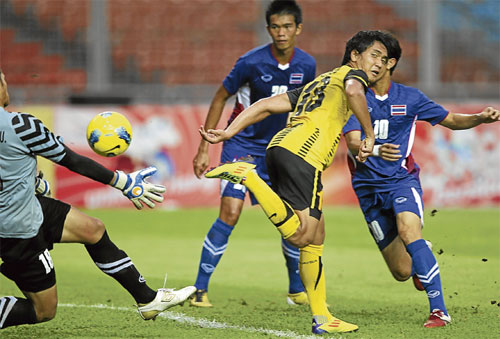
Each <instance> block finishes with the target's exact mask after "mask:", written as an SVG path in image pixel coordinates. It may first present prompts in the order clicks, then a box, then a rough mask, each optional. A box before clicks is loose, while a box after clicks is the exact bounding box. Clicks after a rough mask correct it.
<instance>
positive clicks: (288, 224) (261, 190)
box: [244, 171, 300, 239]
mask: <svg viewBox="0 0 500 339" xmlns="http://www.w3.org/2000/svg"><path fill="white" fill-rule="evenodd" d="M244 185H245V186H246V187H247V188H248V189H249V190H250V191H252V193H253V195H254V196H255V198H256V199H257V201H258V202H259V205H260V206H261V207H262V209H263V210H264V213H265V214H266V215H267V217H268V218H269V220H271V222H272V223H273V224H274V225H275V226H276V227H277V228H278V231H279V232H280V233H281V235H282V236H283V238H285V239H288V238H289V237H290V236H292V235H293V234H294V233H295V231H296V230H297V228H298V227H299V225H300V220H299V217H298V216H297V215H296V214H295V212H294V211H293V209H292V208H291V207H290V205H289V204H288V203H287V202H286V201H283V200H281V198H280V197H279V196H278V195H277V194H276V192H274V191H273V190H272V189H271V187H269V185H268V184H267V183H266V182H265V181H264V180H262V179H261V178H260V177H259V175H258V174H257V173H256V172H255V171H250V172H248V173H247V175H246V178H245V181H244Z"/></svg>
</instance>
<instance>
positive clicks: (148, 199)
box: [111, 167, 165, 210]
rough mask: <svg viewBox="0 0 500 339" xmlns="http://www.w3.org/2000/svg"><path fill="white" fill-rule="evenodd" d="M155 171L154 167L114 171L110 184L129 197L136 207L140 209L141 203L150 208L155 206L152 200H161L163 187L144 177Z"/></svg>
mask: <svg viewBox="0 0 500 339" xmlns="http://www.w3.org/2000/svg"><path fill="white" fill-rule="evenodd" d="M156 171H157V169H156V167H148V168H145V169H142V170H140V171H136V172H133V173H130V174H126V173H124V172H122V171H115V179H114V181H113V182H112V183H111V186H113V187H116V188H118V189H119V190H121V191H122V192H123V195H125V196H126V197H127V198H129V199H130V201H132V202H133V203H134V205H135V207H136V208H137V209H139V210H140V209H142V206H143V205H142V203H144V204H146V205H148V206H149V207H150V208H153V207H155V204H154V202H155V201H156V202H162V201H163V195H161V194H160V193H164V192H165V187H164V186H162V185H155V184H151V183H149V182H147V181H146V180H145V179H146V178H147V177H149V176H151V175H153V174H155V173H156Z"/></svg>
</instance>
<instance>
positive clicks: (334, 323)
mask: <svg viewBox="0 0 500 339" xmlns="http://www.w3.org/2000/svg"><path fill="white" fill-rule="evenodd" d="M320 318H325V319H324V320H326V317H322V316H314V317H313V321H312V332H313V333H314V334H328V333H347V332H355V331H357V330H358V328H359V327H358V325H354V324H350V323H348V322H345V321H342V320H340V319H337V318H335V317H332V318H330V319H329V320H328V321H326V322H321V319H320Z"/></svg>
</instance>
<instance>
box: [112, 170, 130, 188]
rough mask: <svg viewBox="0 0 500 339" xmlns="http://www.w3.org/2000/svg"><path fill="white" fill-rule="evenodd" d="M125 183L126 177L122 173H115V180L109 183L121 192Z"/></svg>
mask: <svg viewBox="0 0 500 339" xmlns="http://www.w3.org/2000/svg"><path fill="white" fill-rule="evenodd" d="M127 181H128V177H127V175H126V174H125V173H123V172H122V171H115V180H114V181H113V182H112V183H111V186H113V187H116V188H118V189H119V190H122V191H123V189H124V188H125V185H126V184H127Z"/></svg>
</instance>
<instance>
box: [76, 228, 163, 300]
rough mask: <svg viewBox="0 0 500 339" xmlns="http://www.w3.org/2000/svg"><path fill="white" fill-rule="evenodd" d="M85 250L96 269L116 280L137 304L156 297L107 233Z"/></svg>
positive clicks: (86, 246) (154, 292)
mask: <svg viewBox="0 0 500 339" xmlns="http://www.w3.org/2000/svg"><path fill="white" fill-rule="evenodd" d="M85 248H86V249H87V252H89V254H90V256H91V257H92V260H94V262H95V264H96V265H97V267H98V268H99V269H100V270H101V271H103V272H104V273H106V274H107V275H109V276H111V277H113V278H114V279H115V280H117V281H118V282H119V283H120V284H121V285H122V286H123V287H124V288H125V289H126V290H127V291H128V292H129V293H130V294H131V295H132V297H133V298H134V299H135V301H136V302H137V303H139V304H144V303H148V302H150V301H151V300H153V299H154V298H155V297H156V291H153V290H152V289H151V288H149V286H148V285H147V284H146V280H145V279H144V277H143V276H142V275H141V274H140V273H139V272H138V271H137V269H136V268H135V266H134V264H133V263H132V260H131V259H130V258H129V257H128V256H127V254H126V253H125V252H124V251H122V250H120V249H119V248H118V247H116V245H115V244H114V243H113V242H112V241H111V240H110V239H109V236H108V233H107V231H105V232H104V234H103V236H102V238H101V240H99V241H98V242H97V243H95V244H93V245H85Z"/></svg>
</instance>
